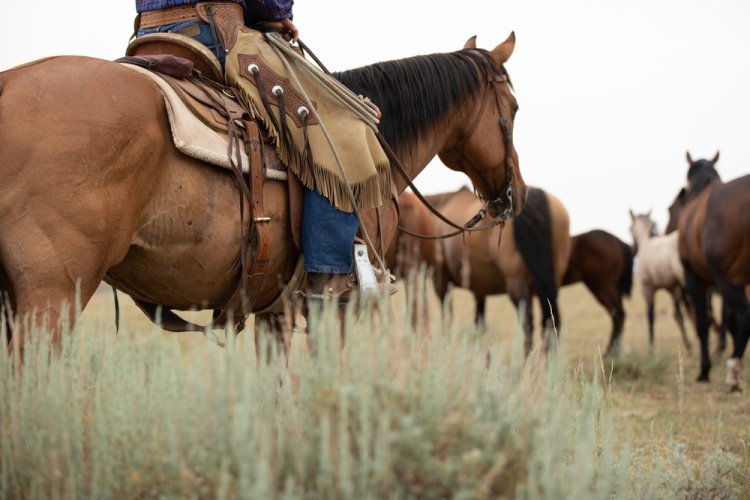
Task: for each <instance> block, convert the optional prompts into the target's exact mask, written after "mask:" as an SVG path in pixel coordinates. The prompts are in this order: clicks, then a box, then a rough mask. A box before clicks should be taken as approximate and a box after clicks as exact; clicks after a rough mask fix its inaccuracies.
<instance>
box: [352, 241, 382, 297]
mask: <svg viewBox="0 0 750 500" xmlns="http://www.w3.org/2000/svg"><path fill="white" fill-rule="evenodd" d="M354 270H355V272H356V273H357V290H359V293H361V294H362V295H368V294H376V293H378V278H377V277H376V276H375V271H374V270H373V268H372V264H370V257H369V255H368V254H367V245H364V244H362V243H355V244H354Z"/></svg>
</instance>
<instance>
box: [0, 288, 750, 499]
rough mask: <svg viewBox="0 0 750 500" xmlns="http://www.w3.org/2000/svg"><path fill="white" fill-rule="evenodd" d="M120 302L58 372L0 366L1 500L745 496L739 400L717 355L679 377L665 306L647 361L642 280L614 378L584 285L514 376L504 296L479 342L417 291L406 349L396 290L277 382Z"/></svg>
mask: <svg viewBox="0 0 750 500" xmlns="http://www.w3.org/2000/svg"><path fill="white" fill-rule="evenodd" d="M120 299H121V314H122V327H121V333H120V334H118V335H117V336H115V334H114V307H113V305H112V295H111V292H110V293H108V292H107V290H106V289H105V290H102V291H101V292H100V293H97V295H96V296H95V297H94V299H93V300H92V303H91V304H90V306H89V307H88V308H87V310H86V311H85V312H84V314H83V315H82V318H81V321H80V323H79V325H80V326H79V330H80V332H77V335H76V339H77V341H74V342H69V343H68V345H67V346H66V349H65V352H64V354H63V356H62V357H59V358H58V357H54V358H53V361H52V363H45V362H41V361H40V360H43V359H45V360H46V359H47V353H46V350H45V347H44V345H42V346H40V347H39V348H37V349H32V351H33V352H34V354H33V355H32V356H30V359H29V360H27V363H26V364H25V365H24V370H25V372H26V373H29V372H31V373H33V374H34V376H31V377H29V376H24V377H21V376H20V375H19V373H18V372H17V371H14V369H13V368H12V365H11V363H9V360H8V359H7V356H3V357H2V358H0V373H2V377H3V380H2V381H0V396H1V397H2V398H3V401H0V410H1V411H0V422H2V425H3V428H2V431H1V432H2V434H0V452H1V454H0V497H2V498H21V497H27V498H28V497H30V498H46V497H54V498H67V497H81V496H83V497H97V498H104V497H125V498H136V497H138V498H140V497H145V498H150V497H165V498H170V497H194V498H215V497H218V498H236V497H245V498H301V497H304V498H363V497H370V498H383V497H389V498H408V497H415V498H444V497H448V496H450V497H459V498H510V497H517V498H603V497H617V498H738V497H739V498H750V451H749V450H748V436H749V433H748V423H749V422H750V421H749V420H748V416H747V414H748V413H749V412H750V400H749V399H748V396H747V392H744V393H741V394H737V393H735V394H730V393H728V392H727V391H726V389H725V387H724V386H723V378H724V362H723V359H725V357H726V354H725V355H724V356H725V357H724V358H722V360H720V361H717V362H715V363H714V369H713V371H712V373H711V375H712V381H711V383H710V384H697V383H695V382H694V379H695V376H696V375H697V372H698V355H697V352H695V351H696V349H697V342H695V341H694V349H693V351H694V352H693V353H692V354H688V353H686V352H684V348H683V347H682V344H681V341H680V338H679V333H678V330H677V327H676V325H675V324H674V322H673V320H672V316H671V314H672V311H671V302H670V301H669V300H668V297H667V296H666V295H658V296H657V324H656V348H655V350H654V352H650V351H649V349H648V345H647V334H646V318H645V314H644V307H643V300H642V299H641V297H640V295H639V292H638V289H637V285H636V289H635V290H634V294H633V297H632V298H630V299H629V300H628V301H627V302H626V310H627V314H628V316H627V320H626V326H625V333H624V346H623V353H622V356H621V358H620V359H618V360H617V361H615V362H611V361H608V360H606V359H602V357H601V353H603V352H604V349H605V348H606V345H607V342H608V340H609V331H610V322H609V317H608V316H607V315H606V314H605V312H604V310H603V309H602V308H601V307H600V306H599V305H598V304H597V303H596V302H595V301H594V299H593V297H591V295H590V294H589V293H588V291H587V290H586V288H585V287H583V286H582V285H575V286H572V287H568V288H565V289H563V290H562V291H561V305H560V309H561V314H562V315H564V316H563V318H561V319H562V320H563V324H562V327H561V330H560V331H561V336H562V341H561V345H560V346H559V347H558V354H557V355H553V356H552V357H551V358H550V361H549V362H545V361H544V360H543V358H542V357H541V355H540V353H538V352H535V353H532V355H531V357H530V358H529V360H528V361H527V362H526V363H525V364H524V363H523V361H522V356H521V355H520V353H521V347H520V344H521V342H520V341H519V336H520V334H519V332H518V328H517V325H516V313H515V311H514V309H513V308H512V305H511V304H510V302H509V300H508V299H507V298H506V297H505V296H498V297H493V298H492V299H491V300H490V301H489V303H488V306H487V311H488V314H487V321H486V323H487V326H486V330H485V331H477V329H476V328H475V327H474V326H473V324H472V322H471V318H472V315H473V302H472V300H471V298H470V296H469V295H468V293H467V292H466V291H464V290H458V291H456V293H455V294H454V297H453V304H452V308H449V309H451V311H452V313H451V314H445V315H443V314H442V313H441V309H440V307H439V305H438V304H437V302H436V300H435V298H434V297H432V296H428V297H427V298H426V299H425V302H426V303H427V304H428V305H429V311H430V312H429V315H430V320H429V321H430V326H429V327H426V326H424V324H423V323H421V322H420V324H421V325H422V328H419V329H418V331H417V332H415V331H413V330H412V329H411V327H410V325H409V322H407V321H405V317H406V314H405V304H404V302H405V299H404V294H403V293H402V292H399V294H397V295H396V296H394V298H393V299H392V301H391V306H392V308H391V309H390V310H389V312H388V313H387V314H386V315H385V316H387V317H389V318H390V320H384V319H382V318H381V319H380V320H376V321H375V324H374V325H372V324H365V322H363V321H360V322H357V323H351V321H350V329H349V331H348V335H347V343H346V347H345V348H344V351H343V353H341V352H340V351H339V349H338V345H337V343H336V342H331V340H332V339H334V340H335V339H336V337H337V336H336V335H327V336H326V335H319V337H317V338H320V339H321V340H320V341H318V342H316V343H315V345H314V354H310V352H308V351H306V350H305V348H304V346H305V342H304V339H305V337H304V336H302V335H300V336H297V337H295V341H294V343H293V352H292V355H291V358H290V361H289V366H288V367H285V366H283V363H281V362H279V358H277V357H272V358H271V361H270V362H269V363H268V364H265V363H264V364H262V365H261V366H257V367H256V358H255V354H254V348H253V342H252V339H251V336H250V335H249V334H247V333H243V334H241V335H240V336H239V337H238V338H237V340H236V342H230V345H229V347H228V348H227V349H225V350H223V349H220V348H218V347H217V346H215V345H214V344H213V343H212V342H211V341H210V339H207V338H204V337H203V336H202V335H200V334H170V333H163V332H160V331H158V330H155V329H154V328H153V327H152V326H151V325H150V324H149V323H148V321H147V320H146V319H145V318H144V317H143V316H142V315H141V313H140V312H139V311H138V310H137V309H135V306H134V305H133V304H132V302H130V301H129V300H128V299H127V298H124V297H122V295H120ZM420 310H421V309H420ZM196 316H197V317H205V315H196ZM196 316H194V317H196ZM536 317H537V318H538V317H539V314H536ZM332 318H333V315H332V314H327V315H325V316H324V320H323V321H324V324H325V325H326V328H329V329H330V328H332V326H331V325H333V320H332ZM350 320H351V318H350ZM427 330H430V333H428V332H427ZM690 331H691V334H690V335H691V338H692V336H693V334H692V329H691V330H690ZM326 337H327V338H326ZM539 344H540V341H539V338H538V334H537V337H536V338H535V346H538V345H539ZM745 379H746V380H747V376H746V377H745Z"/></svg>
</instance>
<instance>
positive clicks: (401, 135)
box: [334, 51, 485, 191]
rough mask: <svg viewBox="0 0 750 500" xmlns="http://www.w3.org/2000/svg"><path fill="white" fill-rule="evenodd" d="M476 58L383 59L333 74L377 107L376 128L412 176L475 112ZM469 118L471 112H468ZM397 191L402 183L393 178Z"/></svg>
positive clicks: (460, 54)
mask: <svg viewBox="0 0 750 500" xmlns="http://www.w3.org/2000/svg"><path fill="white" fill-rule="evenodd" d="M477 57H480V56H475V55H468V54H466V53H463V52H462V51H459V52H457V53H449V54H431V55H427V56H416V57H412V58H407V59H402V60H398V61H386V62H383V63H377V64H374V65H370V66H365V67H362V68H356V69H353V70H349V71H344V72H341V73H335V74H334V76H336V78H338V79H339V80H340V81H341V82H342V83H343V84H344V85H346V86H347V87H349V88H350V89H351V90H352V91H354V92H355V93H356V94H360V95H365V96H368V97H369V98H371V99H372V100H373V102H374V103H375V104H377V105H378V106H380V109H381V110H382V112H383V119H382V122H381V125H380V129H381V131H382V132H383V135H384V137H385V139H386V141H387V142H388V143H389V144H390V145H391V147H393V150H394V153H395V154H396V156H397V158H398V159H399V160H400V162H401V164H402V166H403V167H404V170H405V171H406V174H407V175H408V177H409V178H410V179H414V178H415V177H416V176H417V175H418V174H419V173H420V172H421V171H422V170H424V168H425V167H426V166H427V165H428V164H429V163H430V161H431V160H432V159H433V158H435V156H437V154H438V153H439V152H440V151H441V150H442V149H444V148H446V147H449V146H450V145H452V144H455V143H456V142H457V141H458V139H459V136H458V133H457V129H458V125H457V124H459V123H461V122H460V121H459V120H465V119H466V116H467V114H468V113H470V112H475V110H476V108H477V106H476V100H477V95H478V91H479V89H480V88H481V86H482V84H483V82H484V81H485V79H484V78H482V76H481V72H480V73H477V71H478V68H479V65H478V64H477V62H476V61H475V59H476V58H477ZM472 116H473V115H472ZM395 178H396V179H397V180H396V184H397V187H398V189H399V191H403V189H405V187H406V185H407V182H406V181H404V180H402V179H400V177H399V176H395Z"/></svg>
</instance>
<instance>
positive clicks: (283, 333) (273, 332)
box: [253, 313, 294, 364]
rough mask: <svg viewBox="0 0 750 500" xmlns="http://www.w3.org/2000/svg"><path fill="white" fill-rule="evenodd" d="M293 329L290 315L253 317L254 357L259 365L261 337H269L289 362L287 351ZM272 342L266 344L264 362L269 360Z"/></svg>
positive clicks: (292, 320) (267, 314)
mask: <svg viewBox="0 0 750 500" xmlns="http://www.w3.org/2000/svg"><path fill="white" fill-rule="evenodd" d="M293 328H294V318H293V315H292V314H277V313H263V314H256V315H255V328H254V332H253V333H254V335H255V357H256V359H257V361H258V363H259V364H260V361H261V359H262V358H261V354H262V342H261V340H262V338H261V337H262V336H263V334H266V335H269V336H270V337H272V338H273V339H274V340H275V341H276V346H277V347H279V348H281V352H283V353H284V357H285V358H286V360H287V362H288V361H289V351H290V350H291V347H292V330H293ZM272 347H273V344H272V342H268V343H267V344H266V353H265V357H266V362H268V361H270V360H271V356H272V352H271V350H272Z"/></svg>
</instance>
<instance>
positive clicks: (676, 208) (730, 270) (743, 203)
mask: <svg viewBox="0 0 750 500" xmlns="http://www.w3.org/2000/svg"><path fill="white" fill-rule="evenodd" d="M718 159H719V153H716V156H715V157H714V158H713V159H711V160H705V159H701V160H693V158H692V157H691V156H690V153H687V161H688V164H689V165H690V166H689V168H688V174H687V186H686V187H685V188H684V189H682V190H681V191H680V192H679V193H678V195H677V197H676V199H675V202H674V203H673V204H672V209H671V210H670V219H669V225H668V226H667V231H671V230H675V229H676V230H677V231H678V233H679V253H680V259H681V260H682V263H683V265H684V267H685V288H686V289H687V292H688V295H689V297H690V299H691V301H692V302H693V305H694V308H695V327H696V331H697V333H698V338H699V339H700V346H701V370H700V374H699V375H698V381H699V382H707V381H708V376H709V371H710V370H711V359H710V356H709V347H708V329H709V323H710V320H709V317H708V314H707V312H708V309H707V300H706V296H707V295H706V294H707V291H708V290H709V287H710V286H712V285H713V286H715V289H716V290H717V292H718V293H719V294H720V295H721V297H722V300H723V303H724V307H725V308H726V311H727V313H728V317H727V324H728V328H729V331H730V332H731V333H732V335H733V339H734V350H733V352H732V355H731V358H730V359H728V360H727V377H726V383H727V384H728V385H729V386H730V388H731V389H738V388H739V385H740V372H741V369H742V356H743V354H744V353H745V348H746V347H747V341H748V336H750V302H749V301H748V298H747V295H746V287H747V285H748V284H749V283H750V175H745V176H743V177H739V178H737V179H734V180H732V181H730V182H726V183H724V182H722V181H721V179H720V177H719V174H718V172H717V171H716V166H715V165H716V162H717V161H718Z"/></svg>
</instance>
